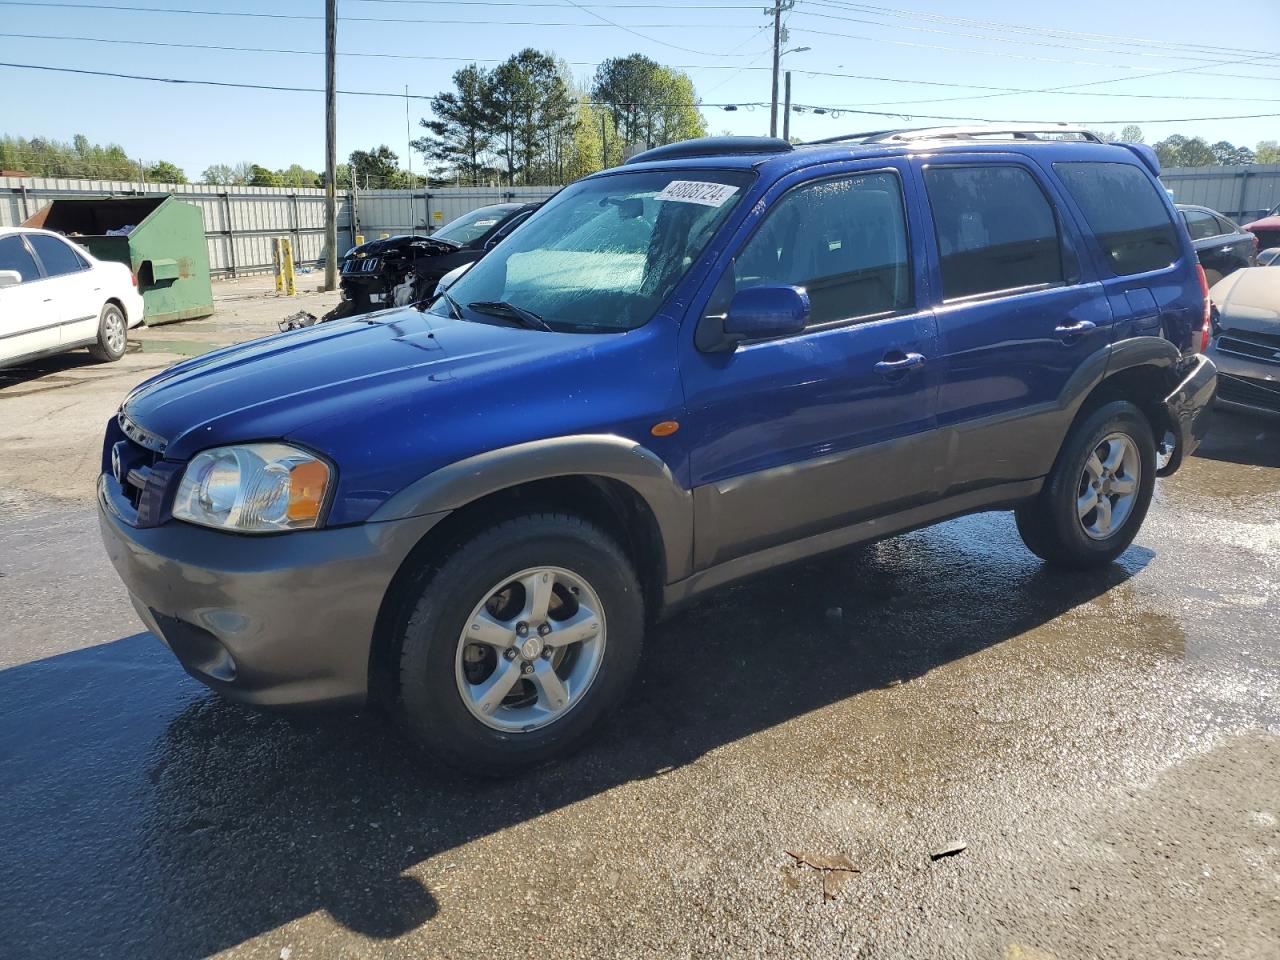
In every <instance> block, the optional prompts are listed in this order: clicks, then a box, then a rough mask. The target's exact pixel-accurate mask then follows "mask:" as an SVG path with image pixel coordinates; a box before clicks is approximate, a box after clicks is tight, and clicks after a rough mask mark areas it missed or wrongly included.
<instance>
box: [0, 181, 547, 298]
mask: <svg viewBox="0 0 1280 960" xmlns="http://www.w3.org/2000/svg"><path fill="white" fill-rule="evenodd" d="M557 189H559V188H558V187H505V188H504V187H498V188H488V187H448V188H444V189H440V190H371V191H364V190H360V191H356V192H346V193H342V194H339V197H338V247H339V251H340V252H341V251H343V250H346V249H347V248H348V247H349V246H351V245H352V244H353V243H354V242H355V237H356V235H357V234H361V235H363V236H364V237H365V238H366V239H369V238H373V237H378V236H381V235H382V234H389V235H394V234H399V233H430V232H432V231H433V230H435V229H436V228H437V227H440V226H442V225H443V224H446V223H448V222H449V221H450V220H452V219H454V218H455V217H458V216H461V215H462V214H464V213H466V212H467V211H468V210H474V209H475V208H476V207H482V206H485V205H486V204H490V203H502V202H510V201H515V202H524V201H527V200H534V199H542V198H545V197H549V196H551V194H553V193H555V191H556V190H557ZM166 193H172V194H174V195H175V196H176V197H178V199H180V200H185V201H187V202H188V203H193V204H195V205H196V206H197V207H199V208H200V210H201V211H202V213H203V214H204V231H205V239H206V241H207V243H208V244H209V267H210V269H211V270H212V271H213V273H214V275H215V276H243V275H244V274H249V273H260V272H263V271H268V270H270V269H271V238H272V237H281V236H287V237H289V238H291V239H292V241H293V249H294V255H295V257H296V259H297V260H298V262H299V263H314V262H315V261H316V260H318V259H319V258H320V257H321V256H322V255H323V253H324V191H323V190H319V189H307V188H294V187H217V186H211V185H209V184H142V183H129V182H124V181H112V180H64V179H54V178H41V177H22V178H17V177H0V227H3V226H16V225H17V224H20V223H22V222H23V221H24V220H26V219H27V218H28V217H30V216H31V215H32V214H34V213H35V212H36V211H37V210H39V209H40V208H41V207H43V206H44V205H45V204H46V203H48V202H49V201H51V200H59V199H66V198H72V197H131V196H140V195H151V196H159V195H163V194H166Z"/></svg>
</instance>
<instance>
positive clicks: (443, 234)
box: [431, 204, 518, 246]
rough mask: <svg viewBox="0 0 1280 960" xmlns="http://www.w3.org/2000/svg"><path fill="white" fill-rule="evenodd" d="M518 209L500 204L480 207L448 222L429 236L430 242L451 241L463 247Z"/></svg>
mask: <svg viewBox="0 0 1280 960" xmlns="http://www.w3.org/2000/svg"><path fill="white" fill-rule="evenodd" d="M516 209H518V208H517V207H511V206H503V205H501V204H499V205H497V206H491V207H480V208H479V209H478V210H472V211H471V212H470V213H464V214H463V215H462V216H460V217H459V218H458V219H457V220H450V221H449V222H448V223H446V224H445V225H444V226H443V227H441V228H440V229H439V230H437V231H436V232H435V233H433V234H432V235H431V239H432V240H452V241H453V242H454V243H456V244H460V245H462V246H465V245H466V244H468V243H470V242H471V241H472V240H479V239H480V238H481V237H483V236H484V235H485V234H486V233H488V232H489V231H490V230H492V229H493V228H494V227H496V226H497V225H498V224H499V223H501V222H502V219H503V218H504V217H507V216H510V214H511V211H513V210H516Z"/></svg>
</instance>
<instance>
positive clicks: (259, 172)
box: [244, 163, 284, 187]
mask: <svg viewBox="0 0 1280 960" xmlns="http://www.w3.org/2000/svg"><path fill="white" fill-rule="evenodd" d="M244 182H245V183H246V184H247V185H248V186H251V187H280V186H283V185H284V184H283V183H282V182H281V180H280V174H278V173H276V172H275V171H274V170H268V169H267V168H266V167H261V166H259V165H258V164H256V163H253V164H250V165H249V176H248V177H246V178H245V181H244Z"/></svg>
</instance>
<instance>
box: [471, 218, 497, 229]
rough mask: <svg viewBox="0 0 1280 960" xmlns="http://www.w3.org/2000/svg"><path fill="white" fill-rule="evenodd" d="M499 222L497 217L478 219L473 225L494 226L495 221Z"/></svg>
mask: <svg viewBox="0 0 1280 960" xmlns="http://www.w3.org/2000/svg"><path fill="white" fill-rule="evenodd" d="M497 222H498V221H497V220H496V219H495V220H477V221H476V222H475V223H474V224H473V226H477V227H492V226H493V225H494V224H495V223H497Z"/></svg>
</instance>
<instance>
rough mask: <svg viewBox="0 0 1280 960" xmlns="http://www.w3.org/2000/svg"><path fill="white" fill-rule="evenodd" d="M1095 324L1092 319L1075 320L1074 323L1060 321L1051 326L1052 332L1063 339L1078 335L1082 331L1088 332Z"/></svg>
mask: <svg viewBox="0 0 1280 960" xmlns="http://www.w3.org/2000/svg"><path fill="white" fill-rule="evenodd" d="M1097 326H1098V325H1097V324H1096V323H1094V322H1093V321H1092V320H1077V321H1076V322H1075V323H1060V324H1058V326H1056V327H1054V328H1053V332H1054V333H1056V334H1057V335H1058V336H1060V337H1062V338H1063V339H1064V340H1065V339H1067V338H1068V337H1078V336H1080V334H1082V333H1088V332H1089V331H1090V330H1093V329H1094V328H1095V327H1097Z"/></svg>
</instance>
